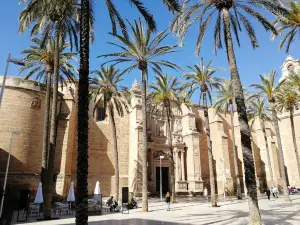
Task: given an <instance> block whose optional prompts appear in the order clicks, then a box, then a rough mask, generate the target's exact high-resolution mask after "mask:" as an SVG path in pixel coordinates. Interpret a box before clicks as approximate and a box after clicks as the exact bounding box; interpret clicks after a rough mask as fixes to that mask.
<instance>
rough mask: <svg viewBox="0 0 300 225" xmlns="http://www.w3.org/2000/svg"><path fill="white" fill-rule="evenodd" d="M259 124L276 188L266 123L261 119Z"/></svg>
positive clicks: (272, 180)
mask: <svg viewBox="0 0 300 225" xmlns="http://www.w3.org/2000/svg"><path fill="white" fill-rule="evenodd" d="M259 123H260V127H261V130H262V132H263V134H264V139H265V144H266V151H267V158H268V167H269V171H270V176H271V182H272V185H273V187H275V183H274V179H273V170H272V165H271V157H270V149H269V145H268V139H267V134H266V128H265V123H264V122H263V121H262V120H261V119H259Z"/></svg>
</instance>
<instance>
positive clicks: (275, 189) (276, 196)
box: [272, 187, 279, 198]
mask: <svg viewBox="0 0 300 225" xmlns="http://www.w3.org/2000/svg"><path fill="white" fill-rule="evenodd" d="M272 192H273V196H274V198H278V193H279V191H278V188H277V187H273V190H272Z"/></svg>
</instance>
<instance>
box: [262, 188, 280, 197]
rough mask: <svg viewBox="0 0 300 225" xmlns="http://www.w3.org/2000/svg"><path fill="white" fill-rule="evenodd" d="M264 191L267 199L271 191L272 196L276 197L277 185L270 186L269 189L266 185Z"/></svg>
mask: <svg viewBox="0 0 300 225" xmlns="http://www.w3.org/2000/svg"><path fill="white" fill-rule="evenodd" d="M265 193H266V194H267V196H268V200H270V196H271V193H272V194H273V197H274V198H278V194H279V191H278V188H277V187H271V189H270V188H269V187H266V188H265Z"/></svg>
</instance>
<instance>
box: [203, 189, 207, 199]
mask: <svg viewBox="0 0 300 225" xmlns="http://www.w3.org/2000/svg"><path fill="white" fill-rule="evenodd" d="M203 196H204V198H205V201H206V202H207V200H208V192H207V188H206V187H204V190H203Z"/></svg>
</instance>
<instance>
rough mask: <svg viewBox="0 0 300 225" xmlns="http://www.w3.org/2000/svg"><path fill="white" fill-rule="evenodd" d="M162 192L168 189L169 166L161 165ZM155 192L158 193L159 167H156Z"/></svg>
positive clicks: (164, 192)
mask: <svg viewBox="0 0 300 225" xmlns="http://www.w3.org/2000/svg"><path fill="white" fill-rule="evenodd" d="M161 173H162V193H163V194H166V193H167V191H169V167H162V168H161ZM156 193H158V194H159V193H160V167H156Z"/></svg>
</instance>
